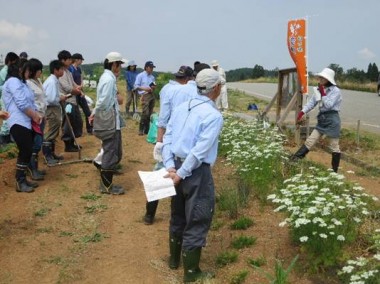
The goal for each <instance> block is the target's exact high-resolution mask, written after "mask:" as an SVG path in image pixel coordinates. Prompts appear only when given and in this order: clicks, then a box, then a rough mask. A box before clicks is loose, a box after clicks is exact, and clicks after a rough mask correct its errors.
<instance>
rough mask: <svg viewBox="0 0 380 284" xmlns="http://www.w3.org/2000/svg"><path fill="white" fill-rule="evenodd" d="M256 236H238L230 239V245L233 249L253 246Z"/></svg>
mask: <svg viewBox="0 0 380 284" xmlns="http://www.w3.org/2000/svg"><path fill="white" fill-rule="evenodd" d="M256 240H257V238H255V237H250V236H239V237H236V238H234V239H233V240H232V242H231V245H232V247H233V248H235V249H242V248H247V247H250V246H253V245H254V244H255V243H256Z"/></svg>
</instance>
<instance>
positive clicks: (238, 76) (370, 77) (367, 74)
mask: <svg viewBox="0 0 380 284" xmlns="http://www.w3.org/2000/svg"><path fill="white" fill-rule="evenodd" d="M328 67H329V68H331V69H332V70H334V71H335V78H336V79H337V81H340V82H344V81H349V82H357V83H368V82H377V81H378V80H379V79H380V78H379V69H378V67H377V65H376V63H370V64H369V65H368V68H367V71H364V70H359V69H357V68H351V69H348V70H347V71H344V70H343V68H342V67H341V66H339V64H335V63H332V64H330V65H329V66H328ZM278 71H279V69H278V68H276V69H273V70H266V69H265V68H264V67H263V66H261V65H258V64H256V65H255V66H254V67H253V68H239V69H234V70H230V71H227V72H226V77H227V82H236V81H243V80H248V79H258V78H260V77H273V78H277V77H278ZM309 76H310V77H311V76H313V74H312V73H310V74H309Z"/></svg>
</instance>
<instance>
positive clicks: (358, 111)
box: [227, 83, 380, 133]
mask: <svg viewBox="0 0 380 284" xmlns="http://www.w3.org/2000/svg"><path fill="white" fill-rule="evenodd" d="M227 86H228V88H230V89H238V90H241V91H244V92H245V93H246V94H249V95H252V96H254V97H257V98H259V99H263V100H266V101H270V100H271V99H272V97H273V96H274V95H275V94H276V92H277V84H269V83H228V85H227ZM342 94H343V103H342V110H341V120H342V124H343V126H344V127H349V128H354V129H356V127H357V124H358V120H360V129H361V130H367V131H370V132H375V133H380V97H379V96H378V95H376V94H374V93H367V92H358V91H350V90H342ZM290 115H291V114H290ZM290 115H289V116H290ZM316 115H317V110H314V111H313V112H312V113H311V114H310V119H311V122H312V123H313V122H315V116H316Z"/></svg>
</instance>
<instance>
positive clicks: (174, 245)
mask: <svg viewBox="0 0 380 284" xmlns="http://www.w3.org/2000/svg"><path fill="white" fill-rule="evenodd" d="M169 249H170V258H169V267H170V269H177V268H178V267H179V262H180V260H181V250H182V238H178V237H176V236H174V235H173V234H170V235H169Z"/></svg>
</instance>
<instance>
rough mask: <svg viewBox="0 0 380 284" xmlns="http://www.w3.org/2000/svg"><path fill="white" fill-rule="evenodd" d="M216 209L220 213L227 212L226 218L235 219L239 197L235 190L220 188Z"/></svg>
mask: <svg viewBox="0 0 380 284" xmlns="http://www.w3.org/2000/svg"><path fill="white" fill-rule="evenodd" d="M217 204H218V207H219V209H220V210H222V211H227V212H228V216H229V217H230V218H232V219H236V218H237V216H238V208H239V195H238V193H237V191H236V190H235V189H231V188H222V190H221V191H220V193H219V196H218V203H217Z"/></svg>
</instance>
